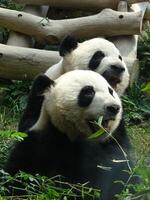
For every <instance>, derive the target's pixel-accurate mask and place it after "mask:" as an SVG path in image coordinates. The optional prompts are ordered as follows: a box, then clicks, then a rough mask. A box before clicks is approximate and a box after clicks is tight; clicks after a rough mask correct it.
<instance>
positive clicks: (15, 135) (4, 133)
mask: <svg viewBox="0 0 150 200" xmlns="http://www.w3.org/2000/svg"><path fill="white" fill-rule="evenodd" d="M0 136H1V137H7V138H12V139H16V140H18V141H22V140H23V139H24V138H25V137H27V134H26V133H22V132H17V131H0Z"/></svg>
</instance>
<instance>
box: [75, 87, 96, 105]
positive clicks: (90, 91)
mask: <svg viewBox="0 0 150 200" xmlns="http://www.w3.org/2000/svg"><path fill="white" fill-rule="evenodd" d="M94 96H95V90H94V88H93V86H90V85H87V86H85V87H83V88H82V89H81V91H80V93H79V96H78V105H79V106H80V107H87V106H89V105H90V104H91V102H92V100H93V98H94Z"/></svg>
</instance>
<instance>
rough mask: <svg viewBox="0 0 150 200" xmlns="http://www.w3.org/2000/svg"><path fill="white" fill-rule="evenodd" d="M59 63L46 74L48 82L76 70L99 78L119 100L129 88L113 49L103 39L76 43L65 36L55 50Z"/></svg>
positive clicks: (123, 69) (117, 54) (126, 75)
mask: <svg viewBox="0 0 150 200" xmlns="http://www.w3.org/2000/svg"><path fill="white" fill-rule="evenodd" d="M59 53H60V56H62V59H61V61H60V62H59V63H57V64H56V65H54V66H52V67H50V68H49V69H48V70H47V71H46V73H45V74H46V75H47V76H48V77H49V78H51V79H52V80H54V79H56V78H58V77H59V76H60V75H61V74H63V73H65V72H67V71H71V70H76V69H82V70H92V71H95V72H97V73H99V74H101V75H102V76H103V77H104V78H105V79H106V80H107V81H108V82H109V84H110V85H111V86H112V87H113V88H114V89H115V91H116V92H117V94H118V95H119V96H121V95H122V94H123V93H124V92H125V89H126V88H127V86H128V84H129V72H128V69H127V67H126V64H125V62H124V61H123V58H122V56H121V55H120V52H119V50H118V49H117V48H116V47H115V45H114V44H113V43H112V42H110V41H108V40H106V39H104V38H94V39H90V40H87V41H84V42H82V43H78V42H77V41H76V40H75V38H73V37H71V36H67V37H66V38H65V39H64V40H63V41H62V43H61V44H60V48H59Z"/></svg>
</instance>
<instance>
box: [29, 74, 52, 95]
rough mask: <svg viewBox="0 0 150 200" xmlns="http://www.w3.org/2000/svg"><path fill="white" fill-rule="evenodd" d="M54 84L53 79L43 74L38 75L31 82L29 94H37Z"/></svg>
mask: <svg viewBox="0 0 150 200" xmlns="http://www.w3.org/2000/svg"><path fill="white" fill-rule="evenodd" d="M51 85H54V81H53V80H51V79H49V78H48V76H46V75H45V74H40V75H38V76H37V77H36V78H35V79H34V82H33V85H32V88H31V94H32V95H34V96H39V95H41V94H43V93H44V91H45V90H46V89H47V88H49V87H51Z"/></svg>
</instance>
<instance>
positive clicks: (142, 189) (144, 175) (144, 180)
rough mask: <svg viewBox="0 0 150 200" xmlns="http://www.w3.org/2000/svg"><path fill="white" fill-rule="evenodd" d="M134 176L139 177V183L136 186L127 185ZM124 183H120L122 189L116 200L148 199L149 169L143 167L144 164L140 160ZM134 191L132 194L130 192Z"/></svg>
mask: <svg viewBox="0 0 150 200" xmlns="http://www.w3.org/2000/svg"><path fill="white" fill-rule="evenodd" d="M136 174H138V175H139V176H140V180H141V181H140V182H139V183H137V184H134V185H133V184H129V183H128V181H129V180H131V179H132V178H134V177H136ZM128 181H127V182H126V183H124V182H122V184H123V186H124V188H123V191H122V192H121V194H117V195H116V197H117V200H125V199H127V200H132V199H133V200H134V199H138V200H149V199H150V169H149V167H148V166H145V164H144V162H143V161H142V160H140V161H139V162H138V163H137V164H136V167H135V168H134V169H133V172H132V173H131V174H130V177H129V179H128ZM131 191H134V192H131Z"/></svg>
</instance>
